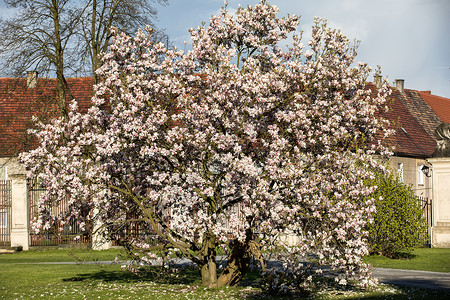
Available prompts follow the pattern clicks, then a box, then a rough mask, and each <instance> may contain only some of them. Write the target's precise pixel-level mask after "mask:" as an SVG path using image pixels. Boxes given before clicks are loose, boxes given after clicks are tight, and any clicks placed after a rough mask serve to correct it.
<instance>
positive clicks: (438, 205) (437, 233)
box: [428, 157, 450, 248]
mask: <svg viewBox="0 0 450 300" xmlns="http://www.w3.org/2000/svg"><path fill="white" fill-rule="evenodd" d="M428 161H429V162H430V163H431V164H432V167H433V199H432V201H433V205H432V214H433V224H432V227H431V246H432V247H440V248H450V157H439V158H430V159H428Z"/></svg>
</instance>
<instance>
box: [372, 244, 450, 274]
mask: <svg viewBox="0 0 450 300" xmlns="http://www.w3.org/2000/svg"><path fill="white" fill-rule="evenodd" d="M364 261H365V262H368V263H370V264H371V265H372V266H374V267H377V268H391V269H405V270H422V271H433V272H450V249H443V248H420V249H416V250H414V251H413V252H412V253H411V255H410V258H405V259H390V258H387V257H384V256H379V255H372V256H369V257H366V258H365V259H364Z"/></svg>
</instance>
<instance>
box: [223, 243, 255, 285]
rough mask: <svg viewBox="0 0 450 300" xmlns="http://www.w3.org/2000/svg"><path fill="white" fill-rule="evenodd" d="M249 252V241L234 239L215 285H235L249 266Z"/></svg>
mask: <svg viewBox="0 0 450 300" xmlns="http://www.w3.org/2000/svg"><path fill="white" fill-rule="evenodd" d="M250 258H251V252H250V247H249V243H248V242H247V241H246V242H239V241H235V244H234V245H233V250H232V252H231V254H230V256H229V257H228V262H227V266H226V267H225V269H224V270H223V272H222V274H221V275H220V277H219V279H218V280H217V286H218V287H222V286H230V285H231V286H235V285H237V284H238V283H239V281H241V280H242V278H244V276H245V274H246V273H247V271H248V268H249V266H250Z"/></svg>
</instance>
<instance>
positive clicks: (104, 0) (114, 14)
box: [0, 0, 167, 116]
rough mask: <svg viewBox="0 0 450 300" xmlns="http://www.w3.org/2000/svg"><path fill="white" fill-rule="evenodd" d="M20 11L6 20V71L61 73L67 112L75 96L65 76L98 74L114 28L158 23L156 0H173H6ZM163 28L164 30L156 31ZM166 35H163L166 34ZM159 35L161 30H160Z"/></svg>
mask: <svg viewBox="0 0 450 300" xmlns="http://www.w3.org/2000/svg"><path fill="white" fill-rule="evenodd" d="M4 2H5V4H6V5H7V7H10V8H16V9H15V12H16V14H15V15H14V16H13V17H11V18H7V19H3V20H0V60H1V61H0V62H1V64H3V66H2V70H3V71H2V73H3V75H6V76H14V77H21V76H22V75H23V74H24V73H25V72H26V71H27V70H30V69H33V70H35V71H37V72H39V73H40V74H43V75H44V76H48V75H53V76H54V75H55V74H56V78H57V81H58V85H57V86H58V103H59V109H60V112H61V115H63V116H66V115H67V112H66V101H68V100H70V99H71V98H72V95H71V93H70V89H69V87H68V85H67V82H66V79H65V76H67V75H69V76H71V75H87V74H88V75H92V76H94V83H96V82H97V81H98V77H97V76H96V75H95V70H96V69H97V68H98V67H99V66H100V61H99V59H98V55H99V54H100V53H101V52H102V51H105V50H106V48H107V47H108V45H109V42H110V28H111V26H116V27H118V28H119V29H121V30H124V31H125V32H127V33H130V32H131V31H134V30H136V29H137V27H141V26H143V25H147V24H148V25H152V22H151V21H152V20H153V19H154V18H155V17H156V10H155V8H154V4H155V3H157V4H162V5H165V4H167V0H81V1H78V0H4ZM155 32H158V31H155ZM160 36H161V35H160ZM155 38H158V34H155Z"/></svg>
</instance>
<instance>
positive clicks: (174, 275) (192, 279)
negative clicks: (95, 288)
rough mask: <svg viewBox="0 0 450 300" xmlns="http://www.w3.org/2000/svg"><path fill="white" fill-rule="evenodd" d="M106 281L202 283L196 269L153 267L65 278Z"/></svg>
mask: <svg viewBox="0 0 450 300" xmlns="http://www.w3.org/2000/svg"><path fill="white" fill-rule="evenodd" d="M88 280H90V281H104V282H111V281H115V282H133V281H136V282H138V281H139V282H143V281H144V282H150V281H151V282H156V283H161V284H189V285H192V284H201V277H200V274H199V272H198V270H196V269H190V268H186V269H173V268H169V269H162V268H160V267H151V268H145V269H144V270H141V271H140V272H139V273H137V274H135V273H132V272H129V271H125V270H117V271H107V270H99V271H97V272H92V273H86V274H79V275H77V276H74V277H70V278H64V279H63V281H65V282H67V281H88Z"/></svg>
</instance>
